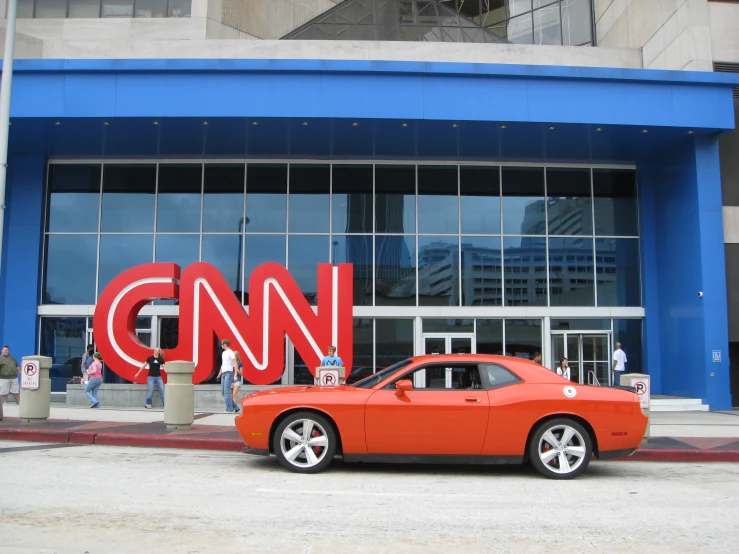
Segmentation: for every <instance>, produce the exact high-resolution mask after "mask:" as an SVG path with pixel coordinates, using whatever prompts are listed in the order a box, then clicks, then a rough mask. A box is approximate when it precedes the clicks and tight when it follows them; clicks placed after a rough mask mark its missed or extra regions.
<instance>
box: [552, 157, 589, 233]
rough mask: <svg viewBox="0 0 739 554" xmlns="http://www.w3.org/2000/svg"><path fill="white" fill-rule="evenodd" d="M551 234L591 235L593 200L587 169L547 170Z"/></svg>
mask: <svg viewBox="0 0 739 554" xmlns="http://www.w3.org/2000/svg"><path fill="white" fill-rule="evenodd" d="M547 217H548V219H549V234H550V235H592V234H593V202H592V199H591V195H590V170H589V169H563V168H548V169H547Z"/></svg>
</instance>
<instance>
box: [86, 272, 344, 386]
mask: <svg viewBox="0 0 739 554" xmlns="http://www.w3.org/2000/svg"><path fill="white" fill-rule="evenodd" d="M352 287H353V267H352V264H338V265H336V266H334V265H332V264H319V265H318V286H317V292H318V295H317V299H318V300H317V306H316V308H315V311H314V308H313V307H311V306H310V305H309V304H308V301H307V300H306V299H305V296H304V295H303V293H302V291H301V290H300V287H298V285H297V283H295V280H294V279H293V278H292V276H291V275H290V274H289V273H288V271H287V269H285V267H283V266H281V265H280V264H276V263H266V264H262V265H260V266H258V267H257V268H255V269H254V271H253V272H252V274H251V276H250V278H249V291H250V294H249V301H250V303H249V314H248V315H247V313H246V311H245V310H244V306H243V305H242V304H241V302H240V301H239V299H238V298H236V296H235V295H234V293H233V290H232V288H231V286H230V285H229V284H228V282H227V281H226V280H225V279H224V278H223V275H221V273H220V272H219V271H218V270H217V269H216V268H215V267H213V266H212V265H210V264H207V263H203V262H198V263H195V264H192V265H190V266H188V267H187V269H185V270H184V271H182V272H181V271H180V267H179V266H178V265H176V264H173V263H152V264H144V265H140V266H136V267H133V268H131V269H129V270H127V271H124V272H123V273H121V274H120V275H118V276H117V277H116V278H115V279H113V280H112V281H111V282H110V284H109V285H108V286H107V287H105V290H104V291H103V292H102V294H101V295H100V298H99V300H98V303H97V306H96V308H95V315H94V320H93V332H94V333H95V342H96V345H97V350H98V351H99V352H100V353H101V354H102V356H103V360H104V361H105V363H106V365H107V366H108V368H109V369H111V370H112V371H114V372H115V373H117V374H118V375H120V376H121V377H123V378H124V379H127V380H129V381H138V382H139V383H144V382H146V375H145V374H144V375H143V376H141V377H139V378H138V379H136V377H135V375H136V372H137V371H138V368H139V367H141V365H142V364H143V363H144V360H146V358H148V357H149V356H150V355H151V350H152V347H149V346H146V345H144V344H143V343H141V341H140V340H139V339H138V337H137V336H136V319H137V317H138V314H139V312H140V311H141V309H142V308H143V307H144V306H145V305H146V304H148V303H149V302H151V301H152V300H155V299H158V298H167V299H179V326H178V342H177V347H176V348H174V349H171V350H165V351H164V354H165V360H166V361H174V360H182V361H192V362H194V363H195V373H194V374H193V382H194V383H201V382H203V381H205V380H207V379H208V378H209V377H211V376H212V375H213V374H214V372H215V371H217V369H218V366H219V365H220V361H219V359H218V356H219V354H220V352H217V351H216V349H215V343H214V336H215V337H218V338H219V339H220V340H223V339H225V338H228V339H230V340H231V348H232V349H234V350H240V351H241V352H242V356H241V358H242V360H243V361H244V377H245V378H246V379H247V380H248V381H249V382H251V383H254V384H257V385H267V384H270V383H274V382H275V381H277V380H278V379H279V378H280V377H281V375H282V373H283V372H284V370H285V335H287V336H288V337H289V338H290V340H291V341H292V342H293V344H294V346H295V349H296V350H297V352H298V353H299V354H300V357H301V358H302V359H303V361H304V362H305V363H306V365H307V366H308V367H309V368H311V370H310V371H311V373H314V371H315V370H314V369H313V368H315V367H317V366H318V365H320V361H321V359H322V357H323V348H325V345H327V344H334V345H336V346H337V348H338V350H339V352H341V355H342V356H343V357H344V359H345V360H351V359H352V357H353V324H352V315H353V314H352V308H353V306H352V299H353V289H352ZM166 370H167V367H166V363H165V366H164V372H165V379H166ZM346 371H347V372H350V371H351V364H347V370H346Z"/></svg>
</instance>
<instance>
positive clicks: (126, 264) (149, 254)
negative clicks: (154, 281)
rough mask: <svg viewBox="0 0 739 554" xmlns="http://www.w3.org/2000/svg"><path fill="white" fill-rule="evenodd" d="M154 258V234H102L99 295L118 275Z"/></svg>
mask: <svg viewBox="0 0 739 554" xmlns="http://www.w3.org/2000/svg"><path fill="white" fill-rule="evenodd" d="M153 258H154V235H101V237H100V275H99V278H98V296H100V294H101V293H102V292H103V289H104V288H105V287H106V286H107V285H108V283H110V282H111V281H112V280H113V279H114V278H115V277H116V276H118V275H120V274H121V273H123V272H124V271H125V270H127V269H130V268H132V267H135V266H137V265H141V264H148V263H151V261H152V259H153Z"/></svg>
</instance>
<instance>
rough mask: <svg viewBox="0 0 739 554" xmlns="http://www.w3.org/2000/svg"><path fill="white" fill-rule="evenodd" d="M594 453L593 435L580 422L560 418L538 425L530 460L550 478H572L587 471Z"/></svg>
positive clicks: (532, 438)
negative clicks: (591, 436) (591, 437)
mask: <svg viewBox="0 0 739 554" xmlns="http://www.w3.org/2000/svg"><path fill="white" fill-rule="evenodd" d="M592 456H593V446H592V441H591V439H590V435H589V434H588V432H587V431H586V430H585V428H584V427H583V426H582V425H580V424H579V423H578V422H577V421H574V420H572V419H569V418H557V419H552V420H549V421H545V422H544V423H542V424H541V425H539V426H538V427H537V428H536V430H535V431H534V434H533V435H532V437H531V442H530V443H529V460H530V461H531V464H532V465H533V466H534V468H535V469H536V471H538V472H539V473H541V474H542V475H543V476H544V477H549V478H550V479H572V478H573V477H577V476H578V475H580V474H581V473H582V472H583V471H585V470H586V469H587V467H588V464H589V463H590V458H591V457H592Z"/></svg>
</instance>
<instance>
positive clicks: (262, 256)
mask: <svg viewBox="0 0 739 554" xmlns="http://www.w3.org/2000/svg"><path fill="white" fill-rule="evenodd" d="M245 239H246V244H245V246H244V257H245V260H246V261H245V263H244V269H245V274H244V291H245V293H246V294H244V304H248V303H249V278H250V277H251V274H252V272H253V271H254V270H255V269H256V268H257V267H258V266H260V265H262V264H264V263H267V262H276V263H278V264H280V265H281V266H283V267H287V261H286V260H285V242H286V239H285V235H249V234H247V235H246V237H245Z"/></svg>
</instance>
